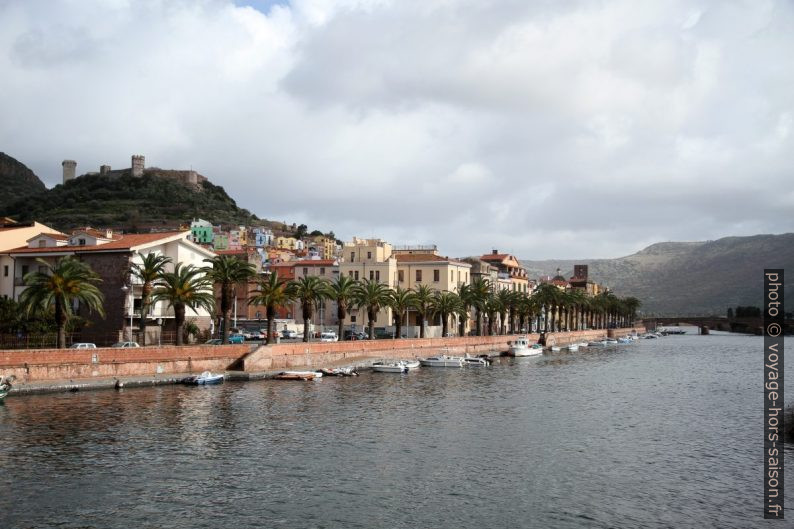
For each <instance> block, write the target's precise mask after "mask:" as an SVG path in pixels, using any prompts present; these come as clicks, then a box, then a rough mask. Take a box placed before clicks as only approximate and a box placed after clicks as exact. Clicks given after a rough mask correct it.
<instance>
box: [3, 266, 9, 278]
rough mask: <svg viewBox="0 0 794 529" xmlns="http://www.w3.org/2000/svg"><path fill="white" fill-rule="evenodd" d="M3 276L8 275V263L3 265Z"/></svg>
mask: <svg viewBox="0 0 794 529" xmlns="http://www.w3.org/2000/svg"><path fill="white" fill-rule="evenodd" d="M3 277H8V265H5V266H4V267H3Z"/></svg>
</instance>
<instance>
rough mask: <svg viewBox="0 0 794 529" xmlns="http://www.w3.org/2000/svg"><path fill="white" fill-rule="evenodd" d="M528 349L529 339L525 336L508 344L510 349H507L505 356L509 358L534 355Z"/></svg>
mask: <svg viewBox="0 0 794 529" xmlns="http://www.w3.org/2000/svg"><path fill="white" fill-rule="evenodd" d="M529 348H530V345H529V338H527V337H526V336H519V337H518V338H516V339H515V340H513V341H512V342H510V349H508V351H507V354H509V355H510V356H530V355H531V354H535V353H532V352H531V351H530V350H529Z"/></svg>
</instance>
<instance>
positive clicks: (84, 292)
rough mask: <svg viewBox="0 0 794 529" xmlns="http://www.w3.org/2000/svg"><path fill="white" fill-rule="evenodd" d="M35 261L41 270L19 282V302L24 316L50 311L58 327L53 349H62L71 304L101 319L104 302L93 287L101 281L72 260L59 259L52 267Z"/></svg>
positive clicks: (89, 268) (83, 264) (85, 266)
mask: <svg viewBox="0 0 794 529" xmlns="http://www.w3.org/2000/svg"><path fill="white" fill-rule="evenodd" d="M36 261H37V262H38V263H39V264H40V265H41V266H42V267H44V270H39V271H37V272H30V273H29V274H27V275H26V276H25V277H24V278H23V279H24V281H25V285H27V288H26V289H25V290H23V291H22V294H20V296H19V301H20V304H21V305H22V306H23V307H24V308H25V313H26V314H28V315H30V314H34V313H35V312H37V311H39V310H42V309H43V310H50V309H52V310H53V311H54V313H55V324H56V326H57V327H58V337H57V341H56V344H55V345H56V347H58V348H59V349H62V348H64V347H66V324H67V323H68V321H69V320H70V319H71V318H72V317H73V310H72V306H73V305H74V304H75V302H77V303H81V304H83V305H84V306H85V307H86V308H87V309H88V310H89V311H91V312H96V313H97V314H99V315H100V316H102V317H103V318H104V317H105V308H104V306H103V304H104V301H105V298H104V296H103V295H102V292H100V291H99V288H98V287H97V283H100V282H102V280H101V279H100V278H99V276H98V275H97V274H96V272H94V271H93V270H91V267H90V266H88V265H87V264H86V263H83V262H82V261H78V260H77V259H76V258H74V257H63V258H61V259H58V261H56V262H55V264H50V263H48V262H47V261H45V260H43V259H36Z"/></svg>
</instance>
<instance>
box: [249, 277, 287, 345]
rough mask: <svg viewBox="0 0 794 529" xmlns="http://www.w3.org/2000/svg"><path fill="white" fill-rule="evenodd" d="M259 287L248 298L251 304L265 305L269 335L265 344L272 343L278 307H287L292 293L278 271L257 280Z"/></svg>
mask: <svg viewBox="0 0 794 529" xmlns="http://www.w3.org/2000/svg"><path fill="white" fill-rule="evenodd" d="M257 286H258V287H259V288H257V289H256V290H254V291H253V293H252V295H251V297H250V298H248V304H249V305H260V306H264V307H265V315H266V316H267V335H266V337H265V345H270V340H271V337H272V335H273V320H274V319H275V318H276V309H278V308H280V307H285V306H286V305H287V304H289V303H290V301H292V297H291V296H290V293H289V292H288V291H287V282H286V281H284V280H281V279H279V278H278V273H277V272H272V273H270V274H268V275H267V276H266V277H264V278H260V279H259V280H258V281H257Z"/></svg>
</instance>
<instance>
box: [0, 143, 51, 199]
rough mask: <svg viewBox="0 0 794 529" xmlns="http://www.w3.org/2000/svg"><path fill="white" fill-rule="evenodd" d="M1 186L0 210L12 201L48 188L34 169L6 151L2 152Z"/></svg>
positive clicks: (0, 162) (0, 155) (0, 153)
mask: <svg viewBox="0 0 794 529" xmlns="http://www.w3.org/2000/svg"><path fill="white" fill-rule="evenodd" d="M0 186H2V189H3V192H2V193H0V212H1V211H3V210H4V209H6V208H7V207H8V205H9V204H11V203H12V202H15V201H17V200H20V199H22V198H23V197H26V196H29V195H33V194H36V193H42V192H44V191H46V190H47V188H46V187H45V185H44V184H43V183H42V181H41V180H39V177H37V176H36V175H35V174H34V173H33V171H31V170H30V169H28V167H27V166H26V165H25V164H23V163H22V162H19V161H17V160H15V159H14V158H12V157H10V156H8V155H7V154H6V153H4V152H0Z"/></svg>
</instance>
